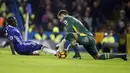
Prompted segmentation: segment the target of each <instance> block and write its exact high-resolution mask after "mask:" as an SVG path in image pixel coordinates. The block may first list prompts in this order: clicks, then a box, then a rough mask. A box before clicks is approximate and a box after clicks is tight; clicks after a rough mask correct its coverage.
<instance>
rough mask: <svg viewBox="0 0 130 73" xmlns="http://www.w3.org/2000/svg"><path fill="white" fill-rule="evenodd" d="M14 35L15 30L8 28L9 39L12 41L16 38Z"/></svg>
mask: <svg viewBox="0 0 130 73" xmlns="http://www.w3.org/2000/svg"><path fill="white" fill-rule="evenodd" d="M13 35H14V32H13V30H7V36H8V40H10V41H12V40H13V39H14V37H13Z"/></svg>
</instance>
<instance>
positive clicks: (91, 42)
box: [77, 35, 98, 57]
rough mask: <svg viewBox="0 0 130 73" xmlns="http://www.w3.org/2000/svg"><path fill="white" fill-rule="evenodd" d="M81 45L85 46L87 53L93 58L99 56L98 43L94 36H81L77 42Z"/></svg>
mask: <svg viewBox="0 0 130 73" xmlns="http://www.w3.org/2000/svg"><path fill="white" fill-rule="evenodd" d="M77 42H78V43H79V44H80V45H83V46H84V48H85V49H86V50H87V52H88V53H89V54H90V55H91V56H92V57H94V56H96V55H97V54H98V51H97V48H96V42H95V39H94V37H93V36H80V35H79V37H78V41H77Z"/></svg>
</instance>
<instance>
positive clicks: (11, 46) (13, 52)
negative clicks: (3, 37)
mask: <svg viewBox="0 0 130 73" xmlns="http://www.w3.org/2000/svg"><path fill="white" fill-rule="evenodd" d="M10 48H11V52H12V55H15V50H14V45H13V41H10Z"/></svg>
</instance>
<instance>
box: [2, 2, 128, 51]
mask: <svg viewBox="0 0 130 73" xmlns="http://www.w3.org/2000/svg"><path fill="white" fill-rule="evenodd" d="M60 9H66V10H67V11H68V12H69V14H70V15H72V16H74V17H76V18H77V19H79V20H80V21H81V22H82V23H83V24H84V26H85V27H86V28H87V29H88V30H89V31H90V32H92V33H93V34H94V36H95V39H96V41H97V48H98V50H99V51H102V52H121V53H122V52H123V53H125V52H128V53H130V1H129V0H0V46H1V47H3V46H4V47H5V45H6V44H7V43H6V40H7V38H6V34H5V32H4V27H5V26H6V24H7V23H6V18H7V17H9V16H15V17H16V19H17V22H18V29H19V30H20V32H21V33H22V35H23V37H24V39H25V40H34V41H36V42H38V43H42V44H45V45H48V46H51V47H53V48H54V47H55V44H58V43H60V41H61V40H62V39H63V38H64V35H65V33H64V28H63V25H62V24H61V23H60V22H59V20H58V19H57V13H58V11H59V10H60ZM80 47H81V48H82V46H80ZM82 51H84V50H82Z"/></svg>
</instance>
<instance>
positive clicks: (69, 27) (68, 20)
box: [62, 17, 73, 32]
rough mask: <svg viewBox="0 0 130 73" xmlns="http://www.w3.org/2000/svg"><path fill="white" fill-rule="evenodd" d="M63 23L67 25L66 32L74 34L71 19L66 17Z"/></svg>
mask: <svg viewBox="0 0 130 73" xmlns="http://www.w3.org/2000/svg"><path fill="white" fill-rule="evenodd" d="M62 23H63V24H64V25H65V32H72V31H73V29H72V24H73V23H72V21H71V20H70V19H69V17H64V18H63V20H62Z"/></svg>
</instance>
